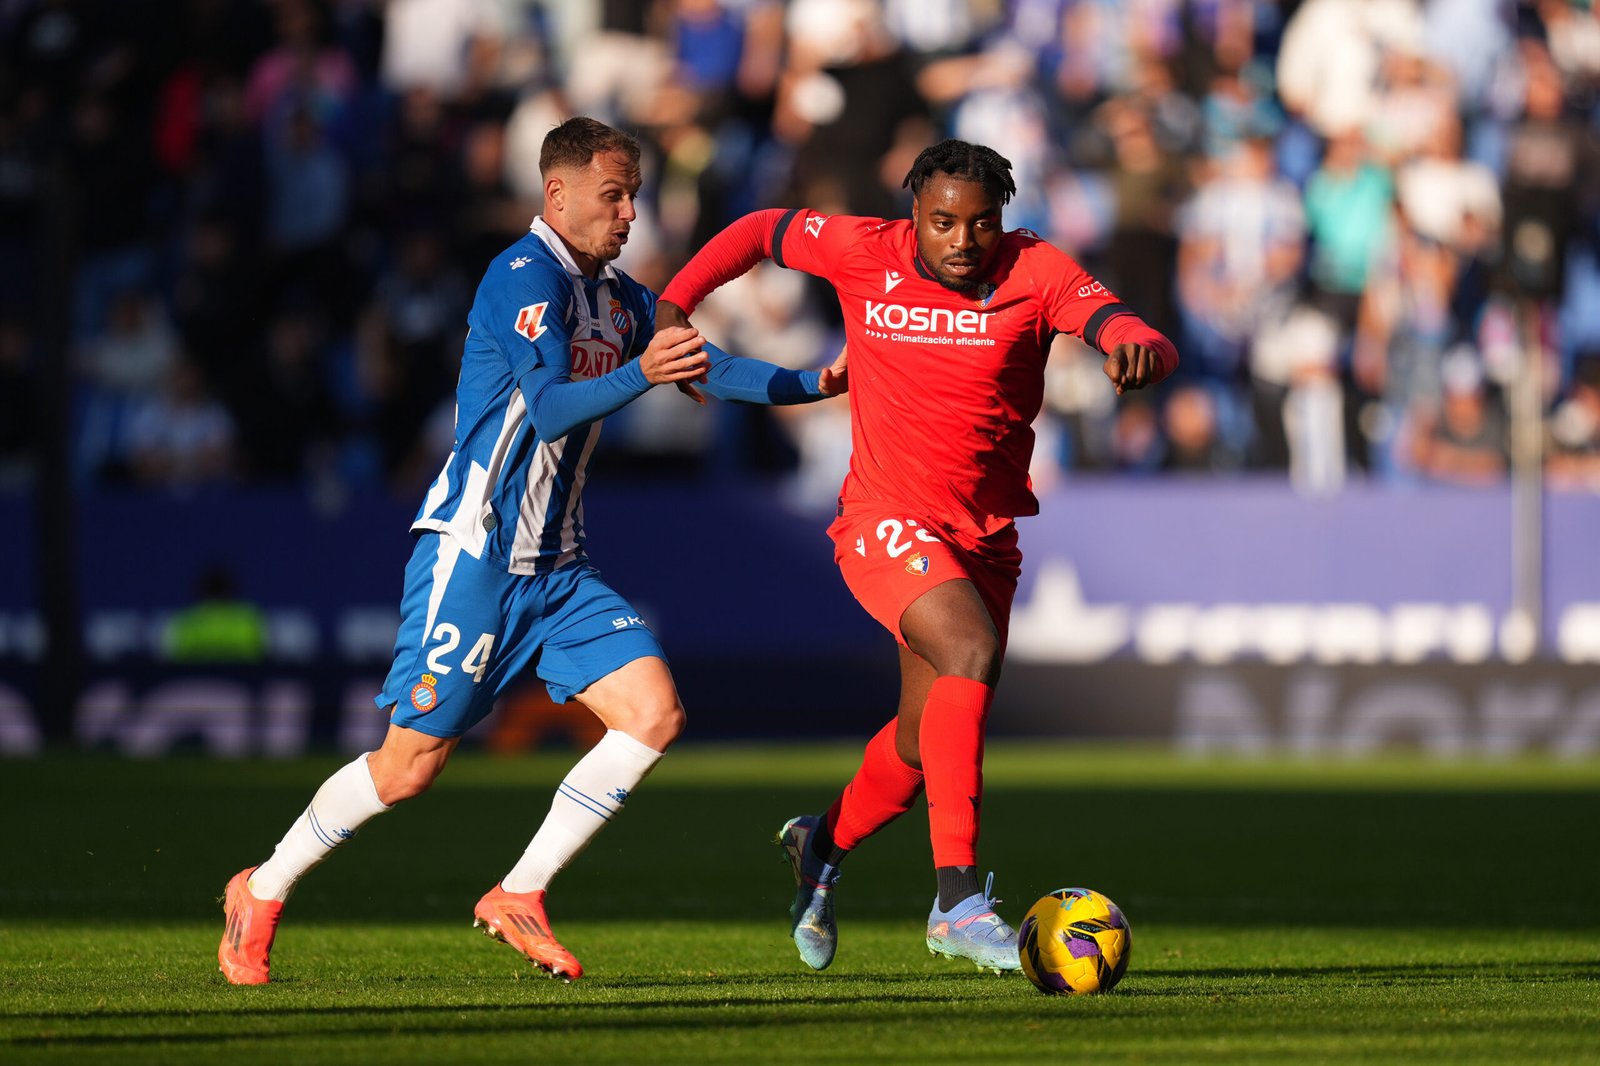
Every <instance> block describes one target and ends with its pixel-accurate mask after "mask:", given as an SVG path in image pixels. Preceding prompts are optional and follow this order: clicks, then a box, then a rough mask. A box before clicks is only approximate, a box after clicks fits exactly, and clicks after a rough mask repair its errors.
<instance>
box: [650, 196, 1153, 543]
mask: <svg viewBox="0 0 1600 1066" xmlns="http://www.w3.org/2000/svg"><path fill="white" fill-rule="evenodd" d="M768 256H770V257H771V258H772V260H773V261H774V262H776V263H777V264H778V265H779V266H783V267H790V268H793V269H797V270H804V271H805V272H806V273H808V274H814V275H816V276H817V277H820V278H822V279H824V280H826V281H827V282H829V283H830V284H831V285H832V286H833V288H834V291H835V292H836V293H837V294H838V297H839V306H840V308H841V309H842V310H843V312H844V321H845V337H846V341H847V343H848V345H849V350H850V356H849V359H850V393H849V395H850V416H851V435H852V445H853V447H852V451H851V456H850V472H849V474H848V475H847V476H846V478H845V483H844V487H843V488H842V489H841V492H840V496H841V500H842V501H843V503H844V504H845V505H846V507H848V505H849V503H850V502H851V501H852V500H871V501H877V502H884V503H890V504H894V505H898V506H905V507H907V508H911V509H914V510H915V511H917V512H918V513H921V514H925V515H927V516H929V517H931V518H933V519H936V520H938V521H941V522H943V523H945V524H946V525H947V526H948V527H949V528H950V529H952V530H954V531H958V532H962V533H965V534H966V535H967V536H969V537H983V536H986V535H988V534H990V533H993V532H995V531H997V530H999V529H1002V528H1003V527H1004V526H1005V525H1006V524H1007V523H1008V522H1010V521H1011V519H1012V518H1015V517H1017V516H1020V515H1031V514H1038V513H1039V501H1038V500H1037V499H1036V498H1035V497H1034V495H1033V491H1032V487H1031V485H1030V482H1029V479H1028V462H1029V459H1030V458H1031V457H1032V454H1033V430H1032V428H1031V425H1032V423H1033V420H1034V418H1035V417H1036V416H1037V415H1038V414H1039V407H1040V404H1041V403H1042V402H1043V400H1044V364H1045V359H1046V357H1047V356H1048V355H1049V351H1050V341H1051V338H1052V337H1053V336H1054V335H1055V334H1056V333H1070V334H1072V335H1073V336H1076V337H1080V338H1082V339H1083V340H1084V341H1085V342H1086V343H1088V344H1089V345H1090V346H1091V347H1096V348H1099V349H1100V350H1101V351H1104V352H1109V351H1111V350H1112V349H1113V348H1114V347H1115V346H1116V345H1118V344H1121V343H1124V342H1128V341H1132V342H1135V343H1141V344H1145V345H1148V346H1149V347H1151V348H1154V349H1156V350H1157V351H1158V352H1159V353H1160V355H1161V360H1160V364H1161V365H1160V367H1159V369H1158V373H1157V380H1159V379H1160V378H1164V377H1166V376H1167V375H1168V374H1170V373H1171V372H1172V369H1173V368H1174V367H1175V366H1176V365H1177V362H1178V355H1177V351H1176V349H1174V348H1173V346H1172V343H1171V342H1170V341H1168V340H1167V339H1166V338H1165V337H1163V336H1162V335H1161V334H1160V333H1158V332H1156V331H1155V330H1153V329H1151V328H1150V327H1149V326H1147V325H1145V323H1144V322H1143V321H1141V320H1140V319H1139V318H1138V317H1137V316H1136V315H1135V314H1134V313H1133V312H1132V311H1130V310H1129V309H1128V308H1127V307H1126V306H1125V305H1123V304H1122V303H1120V302H1119V301H1118V300H1117V298H1116V297H1115V296H1114V295H1112V294H1111V293H1110V292H1108V291H1107V290H1106V288H1105V286H1103V285H1101V284H1100V283H1099V282H1098V281H1096V280H1095V279H1094V278H1092V277H1090V276H1089V274H1088V273H1086V272H1085V271H1084V269H1083V268H1082V267H1081V266H1079V265H1078V264H1077V263H1076V262H1074V261H1073V260H1072V258H1071V257H1069V256H1068V255H1066V254H1065V253H1064V252H1061V251H1060V250H1058V249H1056V248H1054V247H1052V246H1051V245H1050V244H1048V243H1046V242H1045V241H1043V240H1041V239H1040V238H1039V237H1037V236H1035V235H1034V234H1032V233H1030V232H1028V231H1027V230H1011V231H1009V232H1007V233H1005V234H1003V235H1002V236H1001V238H1000V247H999V249H998V250H997V252H996V253H995V256H994V259H993V270H992V272H991V273H990V275H989V277H988V279H987V281H986V283H985V284H984V285H983V286H982V287H981V288H980V289H979V290H977V291H976V292H975V293H973V294H970V295H968V294H963V293H959V292H955V291H952V290H950V289H947V288H945V287H944V286H943V285H941V284H939V282H938V281H937V280H936V279H935V278H934V276H933V275H932V273H931V272H930V271H929V270H928V268H927V267H926V266H925V265H924V264H923V262H922V260H921V258H920V257H919V256H918V255H917V240H916V233H915V230H914V229H913V225H912V223H911V221H910V220H898V221H893V222H890V221H885V220H883V219H878V218H857V217H850V216H844V215H833V216H829V215H821V214H817V213H816V212H814V211H807V210H797V211H781V210H770V211H758V212H755V213H754V214H751V215H746V216H745V217H744V218H743V219H741V220H739V221H738V222H735V223H734V224H733V225H731V226H729V227H728V228H727V229H726V230H724V231H723V232H722V233H720V234H718V235H717V236H716V237H715V238H713V239H712V240H711V241H710V242H708V243H707V244H706V246H705V247H704V248H703V249H702V250H701V251H700V252H699V254H697V255H696V256H695V257H694V258H693V259H691V260H690V261H689V263H688V264H687V265H686V266H685V267H684V269H683V270H682V271H681V272H680V273H679V274H678V276H677V277H675V278H674V279H673V280H672V283H671V284H670V285H668V286H667V288H666V291H665V292H663V293H662V294H661V298H662V299H663V300H670V301H672V302H673V303H675V304H677V305H678V306H679V307H681V308H683V309H684V311H686V312H692V311H693V310H694V308H695V307H696V306H698V305H699V303H700V301H701V300H702V299H704V298H705V296H706V295H707V294H708V293H710V292H711V291H712V290H713V289H715V288H716V287H717V286H719V285H721V284H723V283H724V282H726V281H729V280H731V279H733V278H735V277H738V276H739V275H740V274H743V273H744V272H745V271H747V270H749V269H750V268H751V267H753V266H754V265H755V264H756V263H758V262H759V261H760V260H761V259H763V258H766V257H768Z"/></svg>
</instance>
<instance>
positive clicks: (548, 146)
mask: <svg viewBox="0 0 1600 1066" xmlns="http://www.w3.org/2000/svg"><path fill="white" fill-rule="evenodd" d="M539 165H540V170H541V172H542V175H543V177H544V194H545V206H544V214H543V215H542V216H540V217H538V218H536V219H534V221H533V225H532V227H531V229H530V231H529V233H528V234H527V236H525V237H523V238H522V239H521V240H519V241H517V242H516V243H515V244H513V245H512V246H511V247H510V248H508V249H506V251H505V252H503V253H502V254H501V255H500V256H499V257H497V258H496V259H495V260H494V262H493V263H491V264H490V266H489V269H488V271H487V272H486V273H485V275H484V278H483V282H482V284H481V285H480V286H479V287H478V293H477V298H476V300H475V301H474V303H473V306H472V310H471V312H470V314H469V315H468V318H467V324H468V327H469V331H468V335H467V341H466V347H465V350H464V352H463V355H462V360H461V378H460V382H459V384H458V386H457V390H456V436H455V449H454V451H452V452H451V454H450V457H449V459H448V460H446V462H445V465H444V469H443V470H442V471H440V473H439V476H438V479H437V480H436V481H435V482H434V483H433V486H432V488H430V489H429V491H428V494H427V497H426V498H425V499H424V500H423V503H422V507H421V509H420V511H419V512H418V514H417V517H416V520H415V521H414V522H413V523H412V532H413V534H415V536H416V544H415V547H414V550H413V553H412V557H411V562H410V564H409V565H408V567H407V569H406V578H405V591H404V593H403V598H402V602H401V623H400V630H399V634H398V636H397V638H396V643H395V659H394V665H393V667H392V668H391V670H390V672H389V677H388V679H387V681H386V682H385V683H384V687H383V691H382V693H381V694H380V695H379V696H378V697H377V703H378V705H379V707H381V708H383V709H385V710H387V711H388V712H389V715H390V724H389V729H388V733H387V734H386V735H385V737H384V741H383V744H382V745H381V746H380V747H379V748H378V750H376V751H374V752H369V753H366V754H363V755H361V756H359V757H357V758H356V759H355V760H354V761H352V762H351V763H349V764H348V765H346V766H344V767H342V768H341V769H339V770H338V771H336V772H335V773H334V774H333V776H332V777H330V778H328V780H327V781H325V782H324V783H323V785H322V787H321V788H319V789H318V790H317V793H316V795H315V796H313V797H312V800H311V804H310V806H308V807H307V808H306V810H305V811H304V813H303V814H301V816H300V817H299V818H298V819H296V821H295V822H294V824H293V825H292V826H290V828H289V831H288V833H287V834H285V836H284V837H283V839H282V840H281V841H279V843H278V846H277V848H276V850H274V852H273V854H272V856H271V857H270V858H269V859H268V860H267V861H266V862H264V863H262V864H260V865H259V866H255V867H250V868H247V869H245V870H243V871H241V872H240V873H238V874H237V875H235V876H234V878H233V879H232V880H231V881H229V883H228V886H227V891H226V895H225V899H224V904H223V909H224V914H225V917H226V928H225V932H224V934H223V938H222V943H221V945H220V946H219V948H218V951H217V958H218V961H219V963H220V964H221V969H222V971H223V973H224V975H226V977H227V979H228V980H229V981H230V982H233V983H234V984H263V983H265V982H266V981H267V980H268V977H269V965H270V958H269V956H270V951H271V947H272V940H273V936H274V934H275V932H276V928H277V924H278V920H279V917H280V916H281V914H282V911H283V904H284V901H285V900H287V899H288V898H289V894H290V893H291V892H292V891H293V889H294V886H295V884H296V883H297V882H298V881H299V880H300V878H301V877H303V876H304V875H305V874H306V873H307V872H309V871H310V870H311V869H312V868H313V867H315V866H316V865H318V864H319V863H320V862H322V860H323V859H325V858H326V857H327V856H328V855H329V854H330V853H331V852H332V850H333V849H334V848H335V847H337V846H338V845H339V844H341V843H343V842H344V841H345V840H347V839H349V838H350V837H351V836H353V835H354V834H355V832H356V830H357V829H359V828H360V827H361V826H362V824H364V823H365V822H367V821H368V820H369V819H371V818H372V817H373V816H375V815H377V814H379V813H380V812H382V811H386V810H388V809H389V808H390V807H392V806H393V805H394V804H396V803H398V802H399V801H401V800H403V799H408V798H410V797H412V796H415V795H417V794H419V793H421V792H422V791H424V790H425V789H427V788H428V786H429V785H430V784H432V783H433V780H434V779H435V778H436V777H437V776H438V775H439V773H440V771H441V770H443V769H444V766H445V763H446V762H447V761H448V760H449V758H450V754H451V752H452V751H454V750H455V747H456V744H457V743H458V742H459V740H460V738H461V736H462V735H463V734H464V733H466V731H467V730H468V729H470V728H471V727H472V726H473V725H474V724H475V723H477V722H478V721H479V720H481V719H482V718H483V717H484V716H485V715H487V714H488V713H489V711H490V709H491V708H492V706H493V704H494V701H495V698H496V697H497V696H498V695H499V694H500V693H501V692H502V691H503V690H504V689H505V688H506V687H507V686H508V685H509V684H511V683H512V682H514V681H516V680H517V679H519V678H520V677H522V676H523V675H524V674H525V673H526V672H528V671H530V670H531V671H532V672H533V673H534V675H535V676H537V677H538V678H539V679H540V680H542V681H543V682H544V683H545V686H546V687H547V688H548V689H549V692H550V696H551V698H552V699H554V700H556V701H557V702H565V701H566V700H568V699H577V700H578V701H579V702H580V703H582V704H583V705H584V706H586V707H587V708H588V709H589V710H591V711H592V712H594V714H595V715H596V716H597V717H598V718H599V719H600V720H601V721H602V722H603V723H605V725H606V727H607V728H606V733H605V736H604V737H603V738H602V739H601V740H600V742H599V743H598V744H597V745H595V747H594V748H593V749H592V750H591V751H590V752H589V753H588V754H586V755H585V756H584V757H583V758H582V759H580V760H579V761H578V763H577V764H576V765H575V766H573V768H572V770H571V771H570V772H569V773H568V774H567V776H566V778H565V780H563V781H562V782H561V785H560V786H559V787H558V788H557V790H556V795H555V798H554V800H553V801H552V803H551V807H550V811H549V814H548V815H547V816H546V817H545V820H544V822H543V824H542V825H541V826H540V827H539V829H538V832H537V833H535V835H534V837H533V840H532V842H531V843H530V844H529V845H528V848H527V850H526V851H525V852H524V854H523V855H522V857H521V858H520V859H518V860H517V861H516V863H515V864H514V865H513V866H512V867H511V870H510V871H509V872H508V873H507V874H506V875H505V877H504V878H503V879H502V880H501V882H500V883H499V884H498V885H496V886H495V887H494V888H493V889H491V890H490V891H489V892H488V893H487V894H486V895H484V897H483V898H482V899H480V900H479V901H478V904H477V906H476V908H475V909H474V924H475V925H479V926H482V927H484V929H485V931H486V932H487V933H488V934H489V935H490V936H491V937H494V938H495V939H499V940H504V941H506V942H507V943H509V944H510V945H512V946H513V947H514V948H516V949H517V950H518V951H520V952H521V953H522V954H524V955H525V956H527V957H528V959H529V960H530V961H532V962H533V963H534V964H535V965H536V966H538V967H540V968H541V969H543V970H545V971H546V972H548V973H549V974H551V975H552V976H555V977H562V978H565V979H567V980H569V981H570V980H574V979H576V978H578V977H579V976H581V975H582V973H583V968H582V966H581V965H580V964H579V963H578V960H577V959H576V958H574V957H573V955H572V953H571V952H569V951H568V950H567V949H566V948H565V947H563V946H562V945H561V943H560V942H559V941H558V940H557V939H556V938H555V936H554V935H553V933H552V932H551V930H550V922H549V919H548V917H547V916H546V913H545V905H544V904H545V890H546V888H547V886H548V885H549V883H550V880H551V878H553V877H554V876H555V874H556V873H557V872H558V871H560V870H561V869H562V868H563V867H564V866H566V864H567V863H568V862H570V861H571V860H572V859H573V857H574V856H576V855H577V854H578V853H579V852H580V851H582V850H583V848H584V847H585V846H587V845H588V843H589V841H590V840H591V839H593V837H594V835H595V834H596V833H597V832H598V831H599V830H600V828H601V827H602V826H604V825H605V823H606V822H607V821H609V820H610V819H611V818H613V817H615V816H616V815H617V814H618V813H620V812H621V810H622V808H623V804H624V803H625V802H626V801H627V800H628V798H629V796H630V794H631V793H632V792H633V791H634V790H635V789H636V788H637V787H638V785H639V783H640V782H641V781H642V780H643V779H644V777H645V775H647V774H648V773H649V772H650V770H651V769H652V768H653V767H654V766H655V764H656V761H657V760H658V759H660V758H661V754H662V752H663V751H665V750H666V748H667V746H668V745H670V744H671V743H672V741H673V740H674V739H675V738H676V737H677V736H678V734H679V733H680V732H681V731H682V729H683V724H684V712H683V706H682V704H681V703H680V702H679V700H678V693H677V688H676V686H674V684H673V681H672V675H671V673H670V672H669V671H668V669H667V663H666V656H665V655H664V654H663V652H662V650H661V645H660V644H659V643H658V642H657V640H656V638H655V635H654V634H653V633H651V632H650V629H649V628H648V627H647V626H646V625H645V623H644V621H643V620H642V619H641V618H640V616H639V612H638V611H636V610H634V608H633V607H632V606H631V605H630V604H629V603H628V601H627V600H625V599H623V598H622V596H620V595H619V594H618V593H616V592H615V591H614V590H612V589H611V588H610V587H609V586H608V585H607V584H606V582H605V581H604V580H603V579H602V578H601V576H600V573H599V571H598V570H596V569H595V568H594V567H593V566H591V565H590V563H589V561H588V556H587V554H586V553H585V551H584V524H583V503H582V497H583V486H584V481H585V479H586V477H587V475H588V467H589V461H590V458H591V456H592V455H593V452H594V446H595V441H596V440H597V438H598V437H599V435H600V426H601V422H602V420H603V419H604V418H605V416H606V415H608V414H610V413H611V412H613V411H615V410H617V409H618V408H620V407H622V406H623V405H624V404H626V403H628V401H630V400H632V399H634V398H635V397H638V396H641V395H643V394H644V392H645V391H646V390H648V389H649V388H651V387H652V386H654V385H660V384H665V383H668V382H671V383H674V384H679V385H680V386H681V387H683V388H684V389H685V391H687V392H689V393H690V394H691V395H696V394H695V393H694V385H692V384H690V383H691V382H692V383H694V384H697V385H699V386H700V387H701V388H704V389H705V390H706V391H708V392H710V393H711V394H712V395H714V396H718V397H720V398H723V399H728V400H735V401H742V402H750V403H766V404H790V403H806V402H809V401H811V400H815V399H819V398H821V397H823V396H830V395H834V394H836V393H839V392H842V391H844V388H845V375H844V370H843V362H842V361H841V362H839V363H836V364H835V365H834V366H832V367H829V368H828V369H826V370H822V371H802V372H796V371H789V370H783V369H780V368H778V367H775V366H772V365H770V364H768V363H763V362H759V361H757V360H753V359H741V358H738V357H735V356H730V355H727V354H726V353H723V352H721V351H719V350H718V349H717V348H715V347H714V346H712V345H710V344H708V343H706V341H705V338H703V337H702V336H701V335H700V334H699V333H698V332H697V331H696V330H694V329H692V328H680V327H672V328H663V329H662V330H660V331H659V332H658V331H657V330H656V328H655V318H656V313H655V310H656V296H655V294H654V293H652V292H651V291H650V290H649V289H647V288H645V287H644V286H642V285H640V284H639V283H638V282H636V281H634V280H633V279H632V278H630V277H628V276H627V275H626V274H624V273H622V272H621V271H619V270H617V269H615V268H614V267H613V266H611V265H610V264H611V261H612V260H614V259H616V258H617V256H618V255H619V254H621V251H622V246H623V245H624V244H625V243H626V242H627V239H628V230H629V226H630V224H631V223H632V221H633V220H634V218H636V217H637V215H636V213H635V207H634V198H635V196H636V194H637V193H638V190H639V184H640V173H639V146H638V143H637V142H636V141H635V140H634V139H633V138H632V137H630V136H629V135H627V134H625V133H622V132H620V131H618V130H614V129H612V128H610V127H608V126H605V125H603V124H601V123H599V122H596V121H594V120H593V119H587V118H574V119H571V120H569V121H567V122H564V123H562V124H561V125H560V126H559V127H557V128H556V129H555V130H553V131H552V132H551V133H550V134H549V136H548V137H547V138H546V139H545V142H544V147H543V149H542V150H541V152H540V158H539ZM696 398H698V396H696Z"/></svg>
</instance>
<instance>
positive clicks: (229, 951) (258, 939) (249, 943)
mask: <svg viewBox="0 0 1600 1066" xmlns="http://www.w3.org/2000/svg"><path fill="white" fill-rule="evenodd" d="M255 872H256V868H255V867H254V866H252V867H250V869H248V870H240V871H239V872H238V873H236V874H234V875H233V880H231V881H229V882H228V887H227V890H226V892H225V893H224V895H223V898H222V913H223V915H224V916H225V917H226V919H227V924H226V926H225V927H224V928H223V931H222V943H221V944H219V945H218V946H217V961H218V962H219V963H221V964H222V965H221V969H222V975H223V976H224V977H226V978H227V979H228V982H229V983H230V984H235V985H264V984H266V983H267V980H268V977H267V971H268V967H269V963H268V961H267V957H268V956H269V955H270V954H271V953H272V938H273V937H274V936H276V935H277V932H278V919H279V918H280V917H281V916H282V915H283V904H282V903H279V902H278V901H277V900H272V899H256V897H255V896H253V895H251V894H250V875H251V874H253V873H255Z"/></svg>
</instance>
